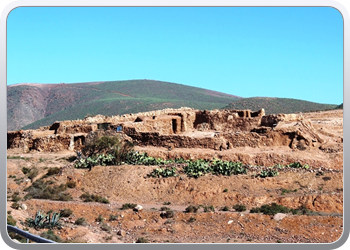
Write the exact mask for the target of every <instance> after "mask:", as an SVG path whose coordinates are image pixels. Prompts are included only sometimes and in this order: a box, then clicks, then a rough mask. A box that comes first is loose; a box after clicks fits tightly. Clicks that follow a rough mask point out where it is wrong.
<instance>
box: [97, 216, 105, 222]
mask: <svg viewBox="0 0 350 250" xmlns="http://www.w3.org/2000/svg"><path fill="white" fill-rule="evenodd" d="M96 221H97V222H102V221H104V218H103V217H102V215H101V214H100V215H99V216H98V217H97V218H96Z"/></svg>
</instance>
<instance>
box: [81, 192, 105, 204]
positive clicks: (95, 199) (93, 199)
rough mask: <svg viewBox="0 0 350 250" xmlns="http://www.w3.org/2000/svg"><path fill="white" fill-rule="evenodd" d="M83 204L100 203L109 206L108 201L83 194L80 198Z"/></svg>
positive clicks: (97, 196) (96, 196) (100, 197)
mask: <svg viewBox="0 0 350 250" xmlns="http://www.w3.org/2000/svg"><path fill="white" fill-rule="evenodd" d="M80 199H82V200H83V201H84V202H100V203H104V204H109V200H108V199H107V198H104V197H102V196H99V195H94V194H89V193H84V194H82V195H81V196H80Z"/></svg>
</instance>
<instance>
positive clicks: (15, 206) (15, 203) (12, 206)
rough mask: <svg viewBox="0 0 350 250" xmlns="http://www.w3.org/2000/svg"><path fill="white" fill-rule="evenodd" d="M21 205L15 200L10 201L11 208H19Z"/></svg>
mask: <svg viewBox="0 0 350 250" xmlns="http://www.w3.org/2000/svg"><path fill="white" fill-rule="evenodd" d="M20 207H21V205H19V204H18V203H17V202H14V203H12V205H11V208H13V209H19V208H20Z"/></svg>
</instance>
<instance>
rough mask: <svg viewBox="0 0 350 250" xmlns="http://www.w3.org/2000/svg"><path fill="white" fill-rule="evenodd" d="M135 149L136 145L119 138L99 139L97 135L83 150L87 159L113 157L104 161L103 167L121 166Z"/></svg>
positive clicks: (106, 137)
mask: <svg viewBox="0 0 350 250" xmlns="http://www.w3.org/2000/svg"><path fill="white" fill-rule="evenodd" d="M133 147H134V145H133V144H132V143H131V142H129V141H125V140H122V139H121V138H119V137H117V136H114V137H113V136H101V137H98V135H95V136H94V137H93V138H91V139H90V140H88V141H87V143H86V144H85V146H84V147H83V148H82V153H83V154H84V155H85V156H87V157H93V156H98V155H110V156H112V157H109V158H108V159H104V160H102V162H100V163H101V165H114V164H117V165H119V164H121V163H122V162H123V161H125V159H126V157H127V155H128V154H129V153H130V152H131V151H132V149H133Z"/></svg>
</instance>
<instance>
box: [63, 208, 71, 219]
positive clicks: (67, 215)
mask: <svg viewBox="0 0 350 250" xmlns="http://www.w3.org/2000/svg"><path fill="white" fill-rule="evenodd" d="M72 214H73V211H72V210H70V209H61V210H60V215H61V217H69V216H71V215H72Z"/></svg>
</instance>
